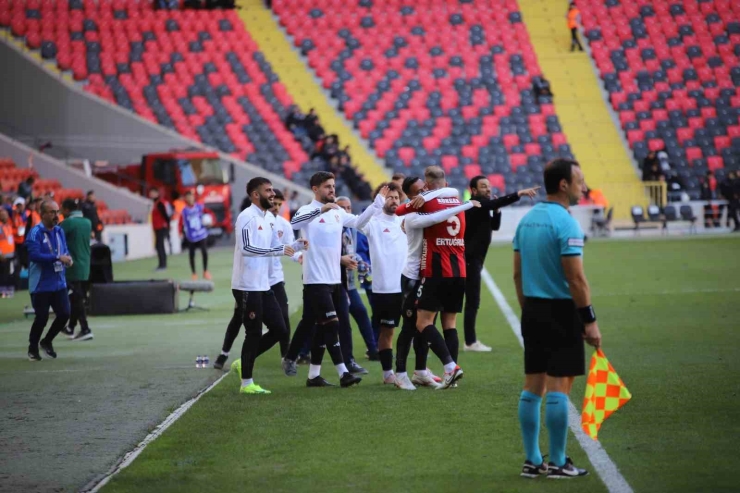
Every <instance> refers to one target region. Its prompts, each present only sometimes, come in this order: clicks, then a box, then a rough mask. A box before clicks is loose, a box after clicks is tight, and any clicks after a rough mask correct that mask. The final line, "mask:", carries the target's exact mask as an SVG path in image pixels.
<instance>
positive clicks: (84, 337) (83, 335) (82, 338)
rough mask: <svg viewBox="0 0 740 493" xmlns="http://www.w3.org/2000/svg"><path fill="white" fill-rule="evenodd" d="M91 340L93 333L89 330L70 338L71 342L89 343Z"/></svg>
mask: <svg viewBox="0 0 740 493" xmlns="http://www.w3.org/2000/svg"><path fill="white" fill-rule="evenodd" d="M92 338H93V333H92V331H91V330H89V329H88V330H83V331H81V332H80V333H79V334H77V335H76V336H74V337H73V338H72V340H73V341H89V340H91V339H92Z"/></svg>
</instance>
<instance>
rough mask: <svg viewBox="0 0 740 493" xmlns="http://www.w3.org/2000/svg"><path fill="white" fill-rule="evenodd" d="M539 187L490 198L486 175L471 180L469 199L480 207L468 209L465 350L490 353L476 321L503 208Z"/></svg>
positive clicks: (531, 193) (489, 185) (531, 196)
mask: <svg viewBox="0 0 740 493" xmlns="http://www.w3.org/2000/svg"><path fill="white" fill-rule="evenodd" d="M539 188H540V187H534V188H527V189H524V190H519V191H518V192H516V193H512V194H509V195H505V196H503V197H501V198H493V199H492V198H491V194H492V192H491V184H490V183H489V181H488V179H487V178H486V177H485V176H482V175H481V176H475V177H473V179H472V180H470V199H471V200H477V201H478V202H480V204H481V206H480V207H473V208H472V209H469V210H467V211H465V224H466V229H465V264H466V271H467V274H468V277H467V279H466V280H465V318H464V326H465V351H476V352H489V351H491V348H490V347H489V346H486V345H485V344H483V343H482V342H480V341H479V340H478V337H477V336H476V333H475V320H476V318H477V316H478V308H479V307H480V281H481V270H483V264H484V263H485V261H486V254H487V253H488V247H489V246H490V245H491V232H492V231H496V230H498V229H499V227H500V226H501V212H500V211H499V209H500V208H502V207H506V206H507V205H511V204H513V203H514V202H517V201H519V199H520V198H521V197H523V196H525V195H526V196H527V197H530V198H534V197H535V196H536V195H537V190H538V189H539Z"/></svg>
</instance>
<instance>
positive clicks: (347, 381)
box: [339, 372, 362, 388]
mask: <svg viewBox="0 0 740 493" xmlns="http://www.w3.org/2000/svg"><path fill="white" fill-rule="evenodd" d="M360 382H362V379H361V378H360V377H356V376H354V375H353V374H351V373H350V372H345V373H344V375H342V378H340V379H339V385H341V386H342V388H345V387H351V386H353V385H357V384H358V383H360Z"/></svg>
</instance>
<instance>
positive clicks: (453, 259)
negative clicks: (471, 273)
mask: <svg viewBox="0 0 740 493" xmlns="http://www.w3.org/2000/svg"><path fill="white" fill-rule="evenodd" d="M424 178H425V180H426V183H427V187H429V189H430V190H435V189H439V188H442V187H444V186H446V185H447V182H446V180H445V173H444V171H443V170H442V168H440V167H438V166H430V167H428V168H427V169H426V170H425V171H424ZM421 200H423V199H420V201H421ZM420 201H419V202H420ZM419 202H417V203H410V204H406V205H405V206H406V207H405V208H404V209H402V210H401V211H400V214H403V213H404V211H407V212H418V213H419V214H431V213H434V212H438V211H440V210H444V209H448V208H451V207H457V206H459V205H461V202H460V200H459V199H458V198H457V197H445V198H442V197H438V198H434V199H431V200H429V201H427V202H424V204H423V205H421V207H420V208H419V209H414V205H416V206H418V205H419ZM399 209H400V208H399ZM396 214H399V212H398V211H397V212H396ZM421 275H422V280H421V285H420V286H419V290H418V293H417V300H418V301H417V310H416V316H417V319H416V329H417V330H418V331H419V333H420V335H421V336H422V337H423V338H424V339H425V340H426V341H427V342H428V343H429V345H430V348H431V350H432V351H433V352H434V354H436V355H437V357H438V358H439V359H440V360H442V363H443V364H444V368H445V374H444V378H443V384H442V388H448V387H450V386H452V385H453V384H454V383H455V382H456V381H457V380H459V379H460V378H462V375H463V371H462V369H460V367H459V366H458V365H457V363H456V361H457V355H458V348H459V340H458V336H457V328H456V325H457V323H456V319H457V314H458V313H460V312H462V308H463V297H464V295H465V213H462V212H461V213H459V214H457V215H455V216H451V217H450V218H449V219H448V220H447V221H444V222H441V223H438V224H435V225H434V226H430V227H427V228H425V229H424V241H423V243H422V256H421ZM440 312H441V320H442V328H443V329H444V337H442V335H441V334H440V333H439V331H438V330H437V328H436V327H435V325H434V320H435V317H436V316H437V313H440Z"/></svg>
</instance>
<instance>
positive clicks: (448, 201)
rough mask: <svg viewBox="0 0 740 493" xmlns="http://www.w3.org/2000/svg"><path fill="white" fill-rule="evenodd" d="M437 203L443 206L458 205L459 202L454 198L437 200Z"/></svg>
mask: <svg viewBox="0 0 740 493" xmlns="http://www.w3.org/2000/svg"><path fill="white" fill-rule="evenodd" d="M437 202H438V203H440V204H444V205H460V200H459V199H457V198H455V197H452V198H447V199H445V198H441V199H437Z"/></svg>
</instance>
